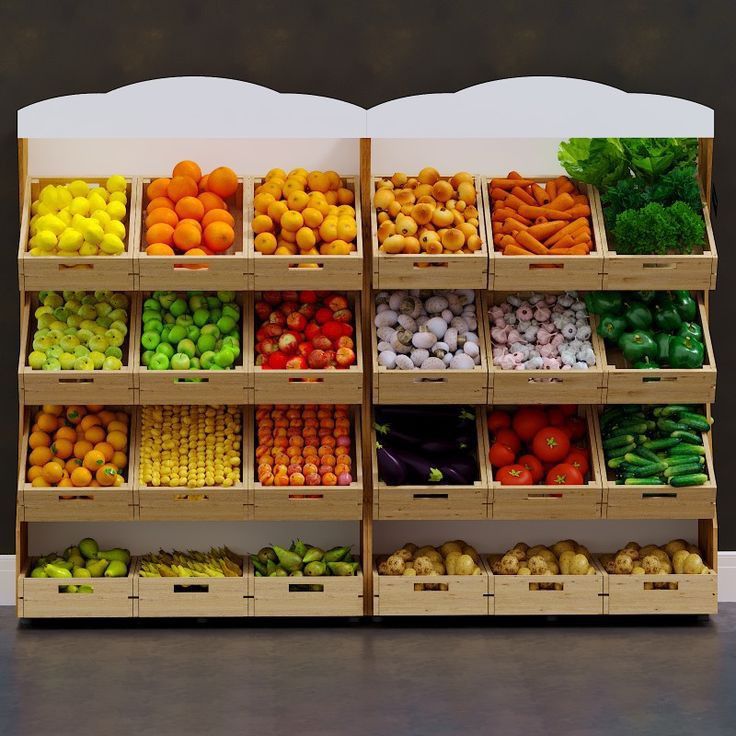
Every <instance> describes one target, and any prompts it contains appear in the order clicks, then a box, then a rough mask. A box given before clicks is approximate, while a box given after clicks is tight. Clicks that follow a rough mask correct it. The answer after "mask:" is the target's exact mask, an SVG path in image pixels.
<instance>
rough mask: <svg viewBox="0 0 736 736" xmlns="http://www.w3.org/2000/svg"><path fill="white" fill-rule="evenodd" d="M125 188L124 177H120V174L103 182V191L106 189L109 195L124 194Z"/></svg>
mask: <svg viewBox="0 0 736 736" xmlns="http://www.w3.org/2000/svg"><path fill="white" fill-rule="evenodd" d="M127 186H128V184H127V182H126V181H125V177H124V176H121V175H120V174H115V175H114V176H111V177H110V178H109V179H108V180H107V181H106V182H105V189H107V191H108V192H110V193H112V192H124V191H125V189H126V187H127Z"/></svg>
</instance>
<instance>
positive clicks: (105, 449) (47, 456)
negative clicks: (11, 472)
mask: <svg viewBox="0 0 736 736" xmlns="http://www.w3.org/2000/svg"><path fill="white" fill-rule="evenodd" d="M132 417H134V411H133V412H131V409H130V408H129V407H128V408H126V407H121V406H103V405H88V406H83V405H80V406H74V405H70V406H64V405H61V404H46V405H44V406H41V407H30V406H29V407H26V409H25V412H24V416H23V428H22V430H23V438H22V440H21V456H20V468H21V471H20V474H19V476H18V502H19V504H20V508H19V513H20V519H21V520H22V521H129V520H131V519H133V518H134V515H135V514H134V510H135V507H134V499H133V482H132V479H131V477H130V466H129V461H128V458H129V457H130V456H132V454H133V452H134V448H133V438H132V436H131V435H132V432H131V429H130V425H131V423H133V422H134V418H132Z"/></svg>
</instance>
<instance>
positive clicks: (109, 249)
mask: <svg viewBox="0 0 736 736" xmlns="http://www.w3.org/2000/svg"><path fill="white" fill-rule="evenodd" d="M100 249H101V250H102V251H103V252H104V253H108V254H110V255H113V256H114V255H117V254H118V253H122V252H123V251H124V250H125V243H123V241H122V240H121V239H120V238H119V237H118V236H117V235H114V234H113V233H105V236H104V237H103V238H102V242H101V243H100Z"/></svg>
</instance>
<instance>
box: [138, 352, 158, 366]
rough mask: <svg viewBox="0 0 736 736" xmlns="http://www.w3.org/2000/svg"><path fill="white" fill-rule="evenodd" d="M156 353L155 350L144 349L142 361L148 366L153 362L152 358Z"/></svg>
mask: <svg viewBox="0 0 736 736" xmlns="http://www.w3.org/2000/svg"><path fill="white" fill-rule="evenodd" d="M154 355H155V353H154V352H153V350H144V351H143V352H142V353H141V363H143V365H145V366H147V365H148V364H149V363H150V362H151V358H152V357H153V356H154Z"/></svg>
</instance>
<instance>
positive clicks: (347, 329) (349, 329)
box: [340, 322, 355, 337]
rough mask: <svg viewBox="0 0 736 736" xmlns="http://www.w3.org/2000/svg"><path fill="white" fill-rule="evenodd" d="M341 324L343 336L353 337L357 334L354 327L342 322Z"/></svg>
mask: <svg viewBox="0 0 736 736" xmlns="http://www.w3.org/2000/svg"><path fill="white" fill-rule="evenodd" d="M340 324H341V325H342V334H343V335H345V336H346V337H352V336H353V332H355V330H354V329H353V326H352V325H351V324H349V323H348V322H341V323H340Z"/></svg>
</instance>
